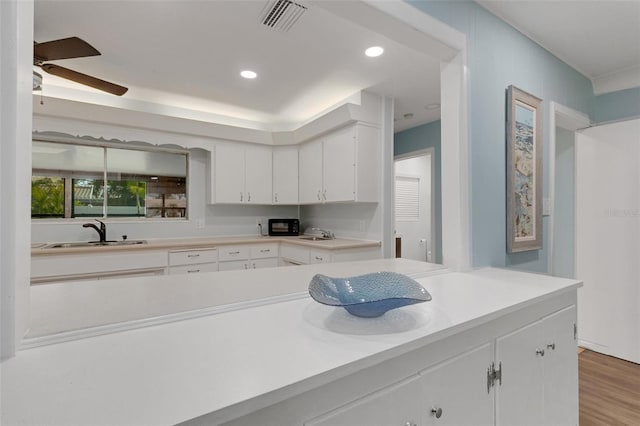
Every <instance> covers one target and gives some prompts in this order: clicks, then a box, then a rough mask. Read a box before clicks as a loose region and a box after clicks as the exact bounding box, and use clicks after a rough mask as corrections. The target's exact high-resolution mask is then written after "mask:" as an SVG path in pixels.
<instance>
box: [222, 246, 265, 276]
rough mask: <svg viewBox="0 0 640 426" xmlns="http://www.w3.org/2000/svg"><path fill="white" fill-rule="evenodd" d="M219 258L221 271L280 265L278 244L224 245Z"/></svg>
mask: <svg viewBox="0 0 640 426" xmlns="http://www.w3.org/2000/svg"><path fill="white" fill-rule="evenodd" d="M219 260H220V263H219V265H218V268H219V270H220V271H235V270H240V269H259V268H273V267H276V266H278V244H277V243H268V244H255V245H238V246H222V247H220V252H219Z"/></svg>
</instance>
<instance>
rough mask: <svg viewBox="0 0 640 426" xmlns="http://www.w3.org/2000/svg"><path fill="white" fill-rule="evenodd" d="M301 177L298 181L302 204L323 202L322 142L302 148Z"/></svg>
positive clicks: (300, 154) (317, 141)
mask: <svg viewBox="0 0 640 426" xmlns="http://www.w3.org/2000/svg"><path fill="white" fill-rule="evenodd" d="M298 159H299V163H298V167H299V170H300V177H299V179H298V183H299V187H298V193H299V201H300V204H314V203H315V204H317V203H321V202H322V141H319V140H316V141H312V142H308V143H305V144H303V145H301V146H300V151H299V157H298Z"/></svg>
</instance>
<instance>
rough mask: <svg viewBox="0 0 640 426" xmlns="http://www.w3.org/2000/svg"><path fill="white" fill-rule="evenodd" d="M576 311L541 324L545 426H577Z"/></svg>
mask: <svg viewBox="0 0 640 426" xmlns="http://www.w3.org/2000/svg"><path fill="white" fill-rule="evenodd" d="M576 315H577V314H576V307H575V305H572V306H570V307H568V308H565V309H563V310H561V311H559V312H556V313H555V314H552V315H549V316H548V317H545V318H544V319H543V320H542V329H543V336H544V339H545V340H544V346H545V355H544V379H545V385H544V416H545V422H544V423H545V424H547V425H576V424H578V348H577V343H576V340H575V338H574V331H573V330H574V328H573V326H574V324H575V322H576V320H577V319H576Z"/></svg>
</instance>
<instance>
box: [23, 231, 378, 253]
mask: <svg viewBox="0 0 640 426" xmlns="http://www.w3.org/2000/svg"><path fill="white" fill-rule="evenodd" d="M300 237H302V236H297V237H268V236H260V235H237V236H234V235H229V236H216V237H189V238H158V239H147V240H145V241H146V242H147V243H146V244H131V245H122V246H95V247H65V248H45V247H46V246H47V245H48V244H51V243H34V244H32V247H31V255H32V256H51V255H62V254H87V253H94V252H95V253H105V252H114V251H131V250H133V251H139V250H158V249H190V248H193V249H196V248H205V247H217V246H224V245H233V244H260V243H273V242H276V243H290V244H295V245H299V246H303V247H309V248H316V249H325V250H344V249H350V248H363V247H380V244H381V243H380V241H376V240H360V239H353V238H341V237H340V238H335V239H332V240H316V241H310V240H304V239H302V238H300Z"/></svg>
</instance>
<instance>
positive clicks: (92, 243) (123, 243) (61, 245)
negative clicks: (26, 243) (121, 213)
mask: <svg viewBox="0 0 640 426" xmlns="http://www.w3.org/2000/svg"><path fill="white" fill-rule="evenodd" d="M136 244H147V242H146V241H145V240H122V241H102V242H100V241H81V242H72V243H51V244H47V245H46V246H44V247H42V248H45V249H50V248H74V247H100V246H133V245H136Z"/></svg>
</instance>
